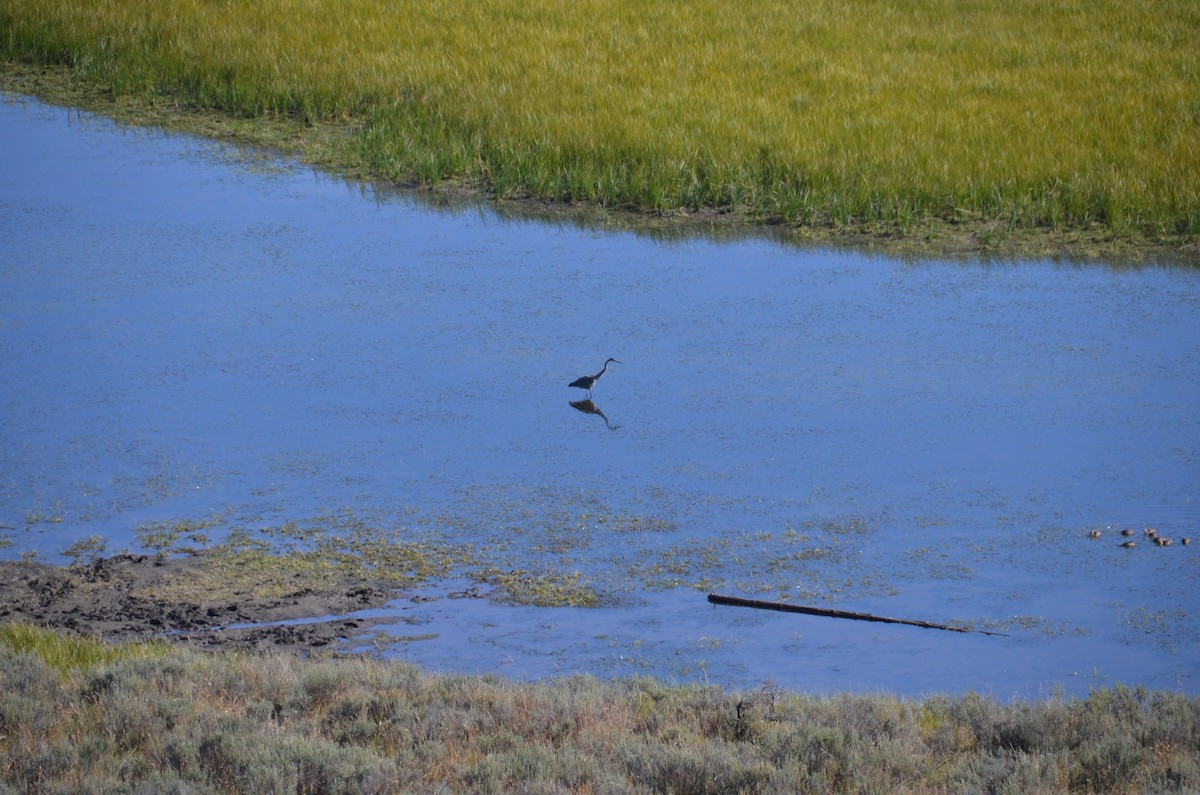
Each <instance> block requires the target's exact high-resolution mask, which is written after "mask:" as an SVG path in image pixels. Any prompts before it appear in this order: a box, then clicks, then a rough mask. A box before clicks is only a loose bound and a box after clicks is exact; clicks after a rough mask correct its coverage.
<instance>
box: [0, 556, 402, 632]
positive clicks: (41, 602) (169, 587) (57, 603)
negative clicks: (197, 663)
mask: <svg viewBox="0 0 1200 795" xmlns="http://www.w3.org/2000/svg"><path fill="white" fill-rule="evenodd" d="M206 555H207V553H200V554H197V555H189V556H185V557H177V558H159V557H156V556H153V555H131V554H120V555H114V556H112V557H108V558H97V559H95V560H92V561H90V562H88V563H82V564H76V565H71V566H54V565H49V564H44V563H33V562H24V561H22V562H15V561H3V562H0V621H12V622H24V623H29V624H34V625H37V626H41V627H49V628H56V629H65V630H69V631H72V632H76V633H79V634H85V635H92V636H96V637H99V638H103V639H104V640H109V641H115V642H120V641H133V640H147V639H150V638H162V639H165V640H170V641H174V642H179V643H186V644H188V645H191V646H196V647H200V648H211V649H248V650H256V649H262V650H266V649H290V650H294V651H296V652H298V653H302V654H305V653H311V652H313V651H317V650H331V651H336V650H341V649H343V648H344V647H345V646H348V645H349V643H348V641H350V640H351V639H352V638H353V637H355V636H358V635H361V634H363V633H365V632H366V631H368V630H369V629H370V627H371V625H372V624H373V623H374V620H373V619H364V618H356V617H350V615H349V614H351V613H354V612H356V611H359V610H366V609H369V608H374V607H380V606H382V605H383V604H385V603H387V602H388V601H390V600H391V599H393V598H395V597H396V596H397V593H396V592H395V590H394V589H393V588H392V587H390V586H389V584H388V583H385V582H383V581H376V580H362V579H356V578H353V577H348V576H343V577H322V578H320V579H319V581H314V580H312V579H309V578H297V579H296V581H295V583H294V585H293V587H291V588H284V589H280V588H278V587H275V588H272V589H271V591H270V592H269V593H261V592H256V591H255V589H253V588H250V589H243V588H237V587H231V588H226V589H217V588H214V589H212V590H210V591H209V593H208V594H207V595H206V596H204V597H203V598H199V599H197V598H194V597H195V593H194V591H192V592H191V593H190V594H188V595H187V596H184V594H187V593H188V592H187V591H184V590H181V589H180V588H178V587H176V586H177V585H179V584H181V583H186V582H188V581H190V580H192V579H203V573H202V572H203V570H204V568H205V566H206V564H207V562H208V561H206ZM303 619H312V620H311V621H301V620H303ZM388 620H389V621H390V622H391V623H395V618H394V617H392V618H390V619H388ZM290 621H301V622H300V623H278V622H290Z"/></svg>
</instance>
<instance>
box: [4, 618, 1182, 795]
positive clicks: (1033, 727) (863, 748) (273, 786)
mask: <svg viewBox="0 0 1200 795" xmlns="http://www.w3.org/2000/svg"><path fill="white" fill-rule="evenodd" d="M14 632H17V633H24V634H25V635H33V636H37V635H43V636H45V638H44V639H42V640H40V641H38V642H37V644H36V645H37V646H39V647H46V646H48V645H53V644H55V643H59V642H60V641H59V640H58V636H55V635H53V634H52V633H48V632H47V631H45V630H34V629H29V628H10V627H5V628H4V632H3V633H2V634H0V790H4V791H9V789H11V790H12V791H17V792H29V793H43V792H67V791H71V792H79V791H90V792H160V791H162V792H229V793H256V794H257V793H283V792H287V793H342V792H345V793H390V792H412V793H424V792H429V793H435V792H545V793H567V792H581V793H659V792H661V793H717V792H740V793H776V792H778V793H783V792H787V793H808V792H814V793H815V792H846V793H850V792H910V793H926V792H928V793H934V792H1021V793H1049V792H1064V791H1073V792H1104V793H1133V792H1189V791H1195V790H1196V789H1197V788H1198V787H1200V755H1197V753H1196V748H1197V743H1198V742H1200V700H1197V699H1195V698H1189V697H1187V696H1184V695H1181V694H1177V693H1166V692H1149V691H1145V690H1141V689H1131V688H1124V687H1117V688H1113V689H1105V690H1097V691H1094V692H1093V693H1091V694H1090V695H1089V696H1088V697H1086V698H1081V699H1065V698H1062V697H1059V696H1054V695H1051V696H1050V697H1048V698H1046V699H1044V700H1039V701H1037V702H1021V701H1014V702H1008V703H1002V702H998V701H996V700H994V699H992V698H988V697H983V696H979V695H975V694H967V695H963V696H953V697H952V696H937V695H935V696H928V697H925V698H921V699H902V698H896V697H894V696H888V695H838V696H832V697H816V696H806V695H800V694H795V693H788V692H784V691H781V690H780V689H779V688H777V687H774V686H772V685H771V684H770V683H766V684H764V685H763V687H761V688H759V689H757V690H753V691H749V692H729V691H724V690H721V689H719V688H715V687H707V686H706V687H701V686H698V685H690V686H675V685H667V684H664V683H662V682H659V681H656V680H650V679H637V680H629V681H620V682H602V681H600V680H597V679H594V678H591V677H572V678H567V679H555V680H548V681H544V682H540V683H519V682H512V681H506V680H502V679H497V678H492V677H471V676H453V675H440V674H433V673H429V672H425V671H422V670H420V669H418V668H416V667H414V666H411V665H408V664H406V663H402V662H396V661H380V660H371V659H366V658H352V659H344V660H330V659H324V660H322V659H314V658H309V659H303V660H302V659H299V658H296V657H292V656H277V655H249V654H233V653H202V652H196V651H190V650H187V649H183V648H176V649H171V650H169V651H166V652H165V653H162V654H156V655H149V656H142V655H138V654H122V653H119V651H120V649H121V648H123V647H114V648H115V649H116V651H117V652H118V653H115V654H113V655H112V656H111V657H110V659H109V660H108V661H106V662H103V663H99V664H95V665H91V666H87V667H70V668H68V669H66V671H65V673H64V672H63V671H62V669H60V668H59V667H57V666H55V665H53V664H48V663H47V661H46V659H45V657H44V655H42V654H39V653H35V652H31V651H30V650H29V649H28V648H26V647H24V646H22V645H21V644H14V643H12V642H11V640H10V638H12V637H13V636H14V635H13V633H14ZM6 788H9V789H6Z"/></svg>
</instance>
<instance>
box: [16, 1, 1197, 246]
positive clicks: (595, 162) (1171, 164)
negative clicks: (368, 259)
mask: <svg viewBox="0 0 1200 795" xmlns="http://www.w3.org/2000/svg"><path fill="white" fill-rule="evenodd" d="M1197 30H1200V6H1198V5H1197V4H1195V3H1194V2H1190V0H1149V1H1148V2H1144V3H1128V2H1118V1H1116V0H1107V1H1104V2H1098V3H1091V4H1080V3H1078V2H1076V0H1052V1H1051V2H1033V0H981V2H964V1H963V0H905V1H904V2H891V1H890V0H889V2H883V0H870V1H867V2H851V3H845V2H834V1H833V0H812V2H805V3H785V2H758V1H757V0H755V1H754V2H750V3H726V2H720V1H719V0H697V1H696V2H690V3H672V2H662V1H661V0H636V1H635V2H628V3H617V4H614V3H610V2H601V1H600V0H576V1H575V2H570V3H565V2H562V1H561V0H482V1H476V0H471V2H467V0H430V1H429V2H420V3H414V2H406V3H402V4H398V5H397V4H389V3H379V2H376V1H375V0H345V2H338V3H320V2H314V1H313V0H279V1H278V2H272V3H257V2H253V3H252V2H240V1H239V0H222V2H213V1H212V0H176V1H175V2H171V3H157V2H150V0H94V1H93V2H88V3H79V2H73V1H71V0H0V58H7V59H11V60H19V61H23V62H27V63H30V62H31V63H39V64H66V65H69V66H70V67H71V68H72V69H73V71H74V74H76V75H77V76H79V77H81V78H84V79H86V80H94V81H98V82H99V83H100V84H102V85H105V86H108V87H110V88H111V90H112V91H113V92H114V94H116V95H118V96H141V97H157V98H159V99H160V100H164V99H165V101H167V102H175V103H178V104H179V105H180V106H181V107H185V108H195V107H199V108H211V109H218V110H220V111H222V112H225V113H229V114H235V115H238V116H242V117H248V118H270V117H283V116H286V117H292V118H295V119H299V120H301V121H303V122H304V123H306V124H317V123H323V122H336V123H337V124H338V125H342V126H344V127H345V128H347V129H350V130H353V131H354V134H353V135H352V136H349V137H348V138H347V139H346V140H345V141H344V143H343V144H340V145H339V148H338V151H337V152H336V153H334V154H330V153H326V155H324V156H323V157H328V158H329V159H331V160H332V161H334V162H336V163H339V164H340V166H341V167H343V168H344V169H345V170H347V171H351V172H354V173H361V174H365V175H367V176H374V177H382V178H386V179H392V180H398V181H403V182H421V183H432V184H437V183H441V182H445V181H450V182H453V183H455V184H465V185H468V186H471V187H477V188H480V189H483V190H486V191H489V192H491V193H492V194H494V195H496V196H499V197H535V198H538V199H549V200H555V201H562V202H586V203H593V204H600V205H605V206H612V207H627V208H633V209H638V210H647V211H652V212H656V213H676V212H679V211H687V212H694V211H704V212H711V213H718V214H719V213H725V212H730V213H731V214H732V215H735V216H737V217H739V218H745V219H748V220H752V221H758V222H781V223H786V224H801V225H810V226H813V227H834V228H848V229H858V230H868V231H870V230H874V231H882V232H885V233H889V234H890V233H895V232H911V231H912V230H914V229H916V230H918V231H919V230H920V229H922V228H924V227H927V226H928V225H929V224H930V223H932V222H937V223H949V224H954V225H965V226H968V227H971V228H973V229H975V230H976V238H977V240H978V242H979V243H980V244H981V245H987V244H988V243H989V242H990V241H991V240H992V239H993V238H997V237H1002V236H1003V235H1004V234H1008V233H1011V232H1012V230H1022V229H1042V230H1045V229H1054V230H1066V231H1072V230H1074V231H1080V230H1088V229H1091V230H1096V229H1099V230H1101V231H1102V232H1103V233H1104V234H1108V235H1115V236H1126V237H1129V236H1133V237H1136V238H1141V239H1145V238H1153V239H1156V240H1168V241H1175V242H1176V243H1179V242H1183V243H1185V244H1186V243H1187V242H1188V241H1191V240H1192V239H1193V238H1194V236H1195V235H1196V234H1197V232H1198V231H1200V48H1197V47H1195V46H1194V45H1195V41H1194V40H1195V33H1196V31H1197Z"/></svg>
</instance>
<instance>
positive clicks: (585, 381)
mask: <svg viewBox="0 0 1200 795" xmlns="http://www.w3.org/2000/svg"><path fill="white" fill-rule="evenodd" d="M608 362H617V360H616V359H614V358H612V357H611V356H610V357H608V361H606V362H604V367H603V368H602V369H601V370H600V372H598V373H596V374H595V375H585V376H583V377H582V378H576V379H575V380H574V381H572V382H571V383H569V384H567V386H573V387H575V388H577V389H586V390H587V394H588V400H591V398H592V387H594V386H595V385H596V382H597V381H599V380H600V376H602V375H604V371H605V370H607V369H608ZM617 364H620V362H617Z"/></svg>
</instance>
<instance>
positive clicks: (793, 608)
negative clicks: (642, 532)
mask: <svg viewBox="0 0 1200 795" xmlns="http://www.w3.org/2000/svg"><path fill="white" fill-rule="evenodd" d="M708 601H710V602H712V603H713V604H714V605H727V606H729V607H753V608H755V609H756V610H779V611H780V612H783V613H803V614H804V615H808V616H825V617H826V618H849V619H852V620H854V621H879V622H882V623H884V624H908V625H909V626H912V627H924V628H925V629H944V630H946V631H947V632H978V633H980V634H982V635H1000V636H1003V637H1008V636H1007V635H1005V634H1004V633H1003V632H988V631H987V630H984V629H964V628H963V627H950V626H946V625H945V624H933V623H930V622H929V621H914V620H912V619H908V618H886V617H884V616H873V615H871V614H870V613H852V612H850V611H849V610H827V609H825V608H822V607H805V606H803V605H789V604H785V603H783V602H764V601H761V600H759V599H741V598H739V597H737V596H720V595H718V594H715V593H710V594H709V595H708Z"/></svg>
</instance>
